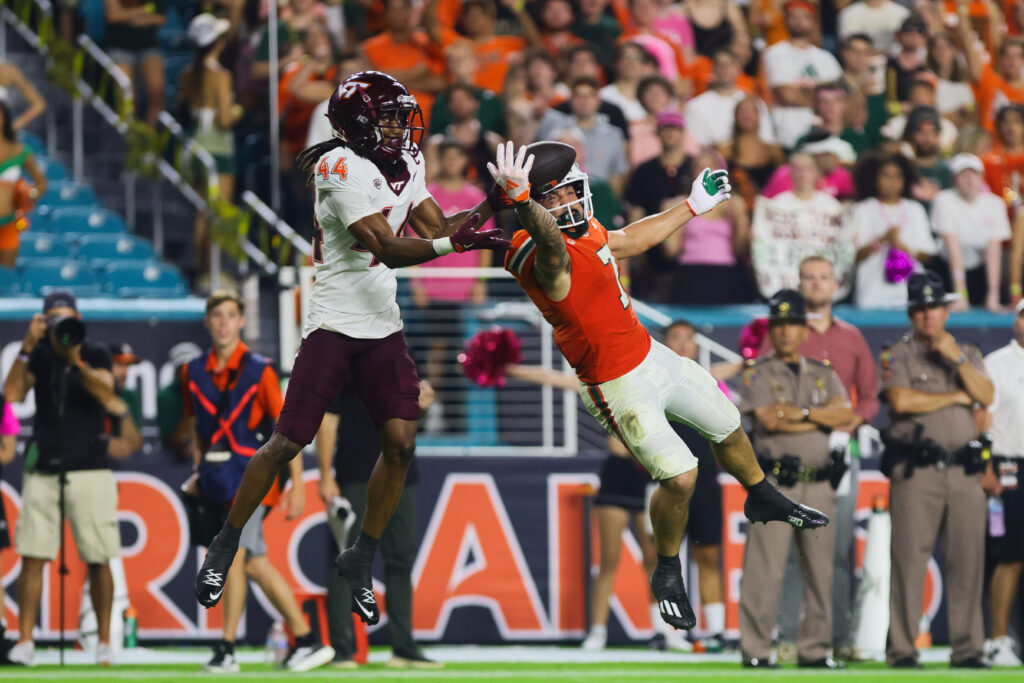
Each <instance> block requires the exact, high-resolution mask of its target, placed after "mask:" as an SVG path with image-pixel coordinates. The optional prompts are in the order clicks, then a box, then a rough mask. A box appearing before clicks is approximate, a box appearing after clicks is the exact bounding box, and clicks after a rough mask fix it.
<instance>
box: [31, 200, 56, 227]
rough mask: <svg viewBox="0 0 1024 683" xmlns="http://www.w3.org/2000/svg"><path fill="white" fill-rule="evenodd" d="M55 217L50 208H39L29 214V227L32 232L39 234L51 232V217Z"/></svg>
mask: <svg viewBox="0 0 1024 683" xmlns="http://www.w3.org/2000/svg"><path fill="white" fill-rule="evenodd" d="M52 215H53V209H51V208H50V207H48V206H37V207H36V208H34V209H33V210H32V211H29V212H28V227H29V230H31V231H36V230H38V231H39V232H49V231H50V217H51V216H52Z"/></svg>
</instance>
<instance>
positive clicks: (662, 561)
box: [658, 555, 682, 571]
mask: <svg viewBox="0 0 1024 683" xmlns="http://www.w3.org/2000/svg"><path fill="white" fill-rule="evenodd" d="M658 566H659V567H665V568H667V569H675V570H676V571H679V570H680V569H681V566H682V565H680V563H679V556H678V555H672V556H671V557H670V556H668V555H658Z"/></svg>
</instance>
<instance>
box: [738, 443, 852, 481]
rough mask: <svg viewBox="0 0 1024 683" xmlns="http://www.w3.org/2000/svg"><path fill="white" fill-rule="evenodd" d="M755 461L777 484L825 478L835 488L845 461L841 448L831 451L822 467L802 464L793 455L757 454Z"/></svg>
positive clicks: (842, 472)
mask: <svg viewBox="0 0 1024 683" xmlns="http://www.w3.org/2000/svg"><path fill="white" fill-rule="evenodd" d="M757 462H758V464H759V465H761V469H762V470H764V471H765V472H766V473H768V474H771V475H772V476H773V477H775V480H776V481H778V482H779V486H786V487H789V486H795V485H796V484H797V483H799V482H803V483H805V484H810V483H814V482H818V481H826V480H827V481H828V482H829V483H831V484H832V488H833V489H835V488H837V487H838V486H839V481H840V480H841V479H842V478H843V475H844V474H845V473H846V463H845V461H844V460H843V452H842V451H841V450H840V451H839V452H838V453H835V452H834V453H832V454H831V455H830V457H829V462H828V464H827V465H825V466H824V467H811V466H809V465H804V464H802V463H801V462H800V458H798V457H796V456H795V455H783V456H782V457H781V458H778V459H772V458H768V457H764V456H758V458H757Z"/></svg>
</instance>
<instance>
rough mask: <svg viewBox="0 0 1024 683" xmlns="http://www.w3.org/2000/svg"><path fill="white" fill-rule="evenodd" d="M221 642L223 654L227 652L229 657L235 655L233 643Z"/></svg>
mask: <svg viewBox="0 0 1024 683" xmlns="http://www.w3.org/2000/svg"><path fill="white" fill-rule="evenodd" d="M221 642H223V643H224V651H225V652H227V653H228V654H229V655H233V654H235V644H234V643H232V642H230V641H227V640H224V641H221Z"/></svg>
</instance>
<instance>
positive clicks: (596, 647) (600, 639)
mask: <svg viewBox="0 0 1024 683" xmlns="http://www.w3.org/2000/svg"><path fill="white" fill-rule="evenodd" d="M607 644H608V629H607V628H606V627H605V626H603V625H601V624H594V625H593V626H591V627H590V633H589V634H587V637H586V638H585V639H584V640H583V644H582V645H580V647H581V648H582V649H583V650H585V651H586V652H599V651H601V650H603V649H604V646H605V645H607Z"/></svg>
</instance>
